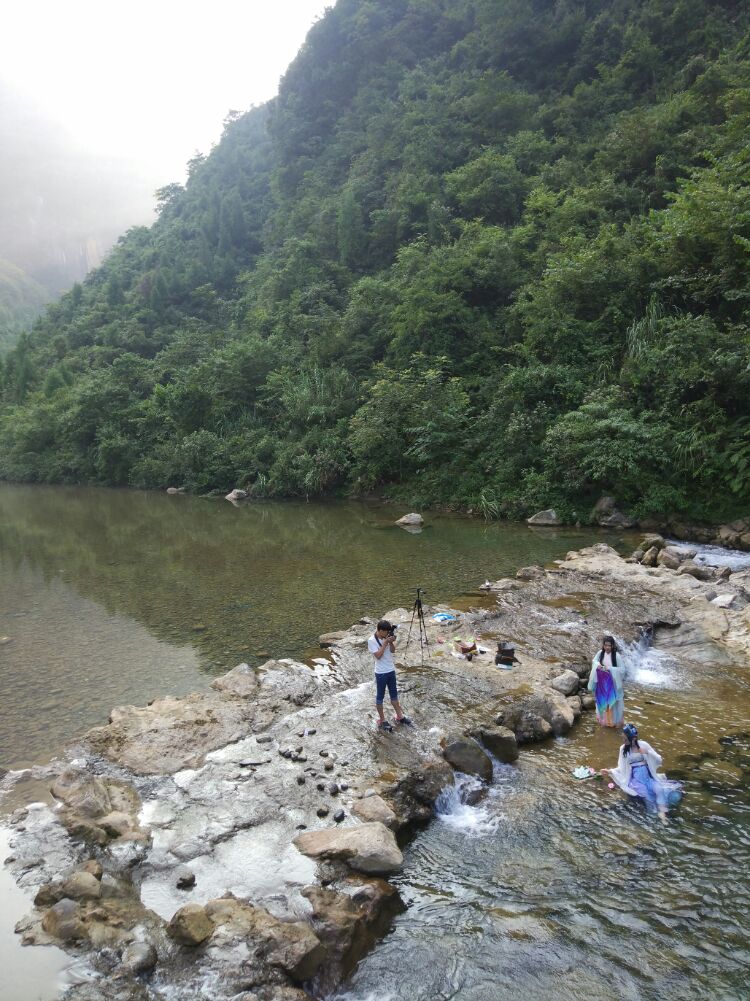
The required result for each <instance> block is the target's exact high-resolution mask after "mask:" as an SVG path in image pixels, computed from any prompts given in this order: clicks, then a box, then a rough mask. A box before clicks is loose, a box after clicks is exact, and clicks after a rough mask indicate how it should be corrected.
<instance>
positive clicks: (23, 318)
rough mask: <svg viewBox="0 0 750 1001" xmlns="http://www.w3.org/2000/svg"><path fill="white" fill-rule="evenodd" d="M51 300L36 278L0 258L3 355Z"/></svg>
mask: <svg viewBox="0 0 750 1001" xmlns="http://www.w3.org/2000/svg"><path fill="white" fill-rule="evenodd" d="M49 299H50V295H49V293H48V292H45V290H44V289H43V288H42V287H41V285H39V284H37V282H35V281H34V280H33V278H30V277H29V276H28V275H27V274H25V273H24V272H23V271H21V269H20V268H17V267H16V266H15V265H14V264H11V263H10V261H4V260H3V259H2V257H0V354H2V352H3V351H4V350H5V349H6V348H9V347H10V346H11V345H12V344H15V343H16V341H17V340H18V337H19V335H20V334H21V333H22V332H23V331H24V330H26V329H28V328H29V327H30V326H31V325H32V323H33V322H34V320H35V319H36V318H37V316H39V314H40V313H41V312H42V309H43V308H44V304H45V302H47V301H48V300H49Z"/></svg>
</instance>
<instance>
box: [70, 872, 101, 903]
mask: <svg viewBox="0 0 750 1001" xmlns="http://www.w3.org/2000/svg"><path fill="white" fill-rule="evenodd" d="M60 889H61V891H62V896H63V897H68V898H69V899H70V900H98V899H99V897H101V895H102V884H101V883H100V882H99V880H98V879H97V878H96V876H93V875H92V874H91V873H90V872H74V873H73V875H72V876H69V877H68V879H66V880H65V882H64V883H63V884H62V886H61V888H60Z"/></svg>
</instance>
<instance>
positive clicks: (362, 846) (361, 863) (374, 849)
mask: <svg viewBox="0 0 750 1001" xmlns="http://www.w3.org/2000/svg"><path fill="white" fill-rule="evenodd" d="M294 844H295V846H296V847H297V849H298V850H299V851H301V852H302V854H303V855H309V856H310V857H311V858H315V859H339V860H341V861H342V862H346V863H347V864H348V865H349V866H350V867H351V868H352V869H356V870H357V871H358V872H366V873H372V874H374V875H380V874H382V873H389V872H398V871H399V869H400V868H401V866H402V865H403V862H404V856H403V855H402V854H401V849H400V848H399V847H398V845H397V844H396V839H395V837H394V836H393V832H392V831H389V830H388V828H387V827H385V826H384V825H383V824H380V823H371V824H360V825H359V826H358V827H335V828H328V829H325V830H321V831H306V832H305V833H304V834H299V835H298V836H297V837H296V838H295V839H294Z"/></svg>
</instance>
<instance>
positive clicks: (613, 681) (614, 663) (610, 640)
mask: <svg viewBox="0 0 750 1001" xmlns="http://www.w3.org/2000/svg"><path fill="white" fill-rule="evenodd" d="M624 677H625V664H624V663H623V659H622V655H621V654H618V652H617V644H616V643H615V639H614V636H605V637H604V639H603V640H602V648H601V650H599V651H598V653H596V654H595V655H594V659H593V661H592V662H591V674H590V676H589V684H588V689H589V691H590V692H593V693H594V698H595V699H596V718H597V719H598V720H599V722H600V723H601V725H602V726H620V724H621V723H622V718H623V715H624V713H625V702H624V700H623V694H622V683H623V678H624Z"/></svg>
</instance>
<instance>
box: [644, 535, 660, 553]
mask: <svg viewBox="0 0 750 1001" xmlns="http://www.w3.org/2000/svg"><path fill="white" fill-rule="evenodd" d="M652 546H656V548H657V549H663V548H664V547H665V546H666V542H665V541H664V538H663V536H661V535H658V534H657V533H656V532H651V533H650V534H649V535H644V536H643V539H642V541H641V543H640V547H639V548H640V549H642V550H643V551H644V553H646V552H648V550H649V549H651V547H652Z"/></svg>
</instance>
